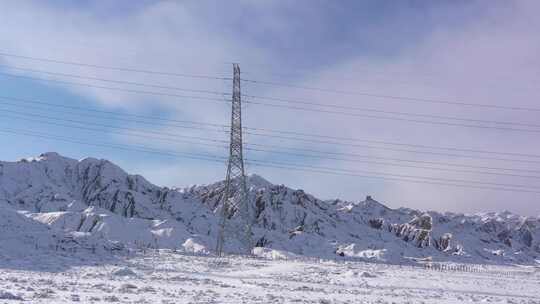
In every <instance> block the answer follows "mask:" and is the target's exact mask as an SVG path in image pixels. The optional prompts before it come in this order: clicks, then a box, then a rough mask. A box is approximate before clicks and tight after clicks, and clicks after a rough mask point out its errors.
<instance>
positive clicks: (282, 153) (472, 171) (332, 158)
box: [244, 147, 540, 179]
mask: <svg viewBox="0 0 540 304" xmlns="http://www.w3.org/2000/svg"><path fill="white" fill-rule="evenodd" d="M244 149H245V150H248V151H255V152H264V153H274V154H280V155H291V156H300V157H308V158H317V159H327V160H337V161H344V162H353V163H365V164H373V165H384V166H392V167H404V168H416V169H427V170H436V171H451V172H462V173H474V174H487V175H499V176H512V177H523V178H535V179H540V176H534V175H520V174H512V173H494V172H486V171H474V170H463V169H451V168H437V167H429V166H415V165H406V164H394V163H386V162H378V161H369V160H359V159H346V158H337V157H331V156H320V155H309V154H302V153H293V152H287V151H279V150H264V149H254V148H249V147H247V148H244Z"/></svg>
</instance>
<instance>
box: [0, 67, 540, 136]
mask: <svg viewBox="0 0 540 304" xmlns="http://www.w3.org/2000/svg"><path fill="white" fill-rule="evenodd" d="M0 66H3V67H7V68H10V69H15V70H22V71H29V72H35V73H43V74H49V75H56V76H65V77H72V78H78V79H88V80H97V81H102V82H110V83H116V84H127V85H135V86H141V87H150V88H157V89H168V90H178V91H187V92H196V93H206V94H213V95H219V96H228V95H230V93H225V92H219V91H212V90H198V89H186V88H180V87H174V86H164V85H154V84H147V83H140V82H131V81H123V80H114V79H105V78H97V77H88V76H81V75H76V74H67V73H59V72H50V71H44V70H37V69H31V68H21V67H15V66H9V65H2V64H0ZM0 74H3V75H6V76H9V77H21V78H29V79H33V80H39V81H52V82H60V83H67V84H74V85H83V86H86V85H87V84H83V83H72V82H64V81H62V80H55V79H44V78H35V77H30V76H23V75H15V74H9V73H0ZM88 85H89V86H92V87H95V86H94V85H91V84H88ZM101 88H102V87H101ZM105 89H113V88H105ZM116 89H122V88H116ZM130 92H132V91H131V90H130ZM133 93H137V92H133ZM143 93H145V94H154V92H143ZM156 93H157V92H156ZM243 96H245V97H249V98H254V99H262V100H273V101H278V102H286V103H293V104H294V103H296V104H304V105H314V106H318V107H326V108H339V109H349V110H356V111H362V112H372V113H382V114H391V115H405V116H415V117H426V118H436V119H446V120H456V121H466V122H477V123H489V124H504V125H517V126H528V127H540V125H538V124H530V123H520V122H509V121H495V120H482V119H472V118H461V117H452V116H444V115H432V114H422V113H409V112H396V111H386V110H378V109H371V108H361V107H352V106H345V105H338V104H325V103H317V102H310V101H302V100H293V99H283V98H274V97H264V96H256V95H243ZM178 97H186V96H178ZM245 103H252V104H258V105H263V106H274V105H273V104H268V103H261V102H253V101H251V102H250V101H245ZM275 107H277V105H275ZM286 108H292V109H295V110H306V111H314V112H323V113H330V114H341V115H348V116H361V117H368V118H377V119H394V118H386V117H378V116H365V115H362V114H359V115H356V114H354V113H349V112H339V111H327V110H319V109H311V108H300V107H286ZM395 119H397V118H395ZM397 120H403V119H397ZM406 121H409V122H420V121H416V120H406ZM422 123H436V122H428V121H422ZM444 124H447V123H444ZM452 125H454V124H452ZM459 126H465V127H475V126H472V125H459ZM481 128H486V127H485V126H482V127H481ZM490 128H491V127H490ZM494 128H496V129H498V128H497V127H494ZM501 130H514V131H527V130H524V129H511V128H501ZM531 132H534V131H531Z"/></svg>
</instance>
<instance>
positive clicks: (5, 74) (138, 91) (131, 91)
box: [0, 72, 227, 103]
mask: <svg viewBox="0 0 540 304" xmlns="http://www.w3.org/2000/svg"><path fill="white" fill-rule="evenodd" d="M0 75H4V76H7V77H14V78H23V79H29V80H36V81H45V82H54V83H61V84H69V85H76V86H83V87H89V88H96V89H105V90H113V91H121V92H128V93H135V94H145V95H154V96H166V97H179V98H190V99H199V100H205V101H207V100H208V101H218V102H221V103H223V102H227V101H226V100H223V99H219V98H212V97H204V96H186V95H178V94H172V93H161V92H152V91H141V90H132V89H124V88H117V87H106V86H100V85H93V84H88V83H80V82H72V81H64V80H57V79H46V78H39V77H33V76H23V75H16V74H10V73H4V72H0ZM187 101H191V100H187Z"/></svg>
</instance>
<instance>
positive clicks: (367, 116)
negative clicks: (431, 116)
mask: <svg viewBox="0 0 540 304" xmlns="http://www.w3.org/2000/svg"><path fill="white" fill-rule="evenodd" d="M246 103H247V104H255V105H263V106H267V107H274V108H285V109H291V110H300V111H308V112H319V113H327V114H338V115H346V116H353V117H364V118H373V119H386V120H397V121H406V122H414V123H422V124H435V125H446V126H455V127H467V128H480V129H494V130H501V131H518V132H533V133H538V132H540V130H532V129H516V128H507V127H495V126H482V125H467V124H460V123H452V122H442V121H430V120H418V119H409V118H401V117H389V116H377V115H370V114H360V113H350V112H340V111H331V110H323V109H312V108H304V107H297V106H288V105H277V104H272V103H264V102H256V101H246Z"/></svg>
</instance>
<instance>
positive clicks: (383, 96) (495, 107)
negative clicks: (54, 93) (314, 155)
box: [0, 52, 540, 112]
mask: <svg viewBox="0 0 540 304" xmlns="http://www.w3.org/2000/svg"><path fill="white" fill-rule="evenodd" d="M0 56H5V57H14V58H20V59H27V60H35V61H44V62H52V63H58V64H66V65H76V66H84V67H91V68H98V69H106V70H116V71H125V72H136V73H144V74H154V75H165V76H176V77H188V78H203V79H216V80H232V78H230V77H214V76H209V75H194V74H182V73H172V72H163V71H153V70H144V69H136V68H126V67H111V66H104V65H96V64H88V63H82V62H73V61H63V60H57V59H49V58H40V57H32V56H23V55H16V54H11V53H7V52H0ZM242 81H243V82H250V83H255V84H262V85H271V86H281V87H290V88H296V89H302V90H310V91H318V92H328V93H335V94H343V95H358V96H369V97H376V98H383V99H389V100H401V101H412V102H427V103H439V104H450V105H459V106H469V107H481V108H493V109H503V110H518V111H535V112H539V111H540V108H530V107H513V106H501V105H492V104H479V103H467V102H461V101H451V100H443V99H431V98H416V97H407V96H393V95H384V94H373V93H367V92H355V91H346V90H336V89H330V88H318V87H310V86H301V85H293V84H288V83H279V82H272V81H262V80H254V79H242Z"/></svg>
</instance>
